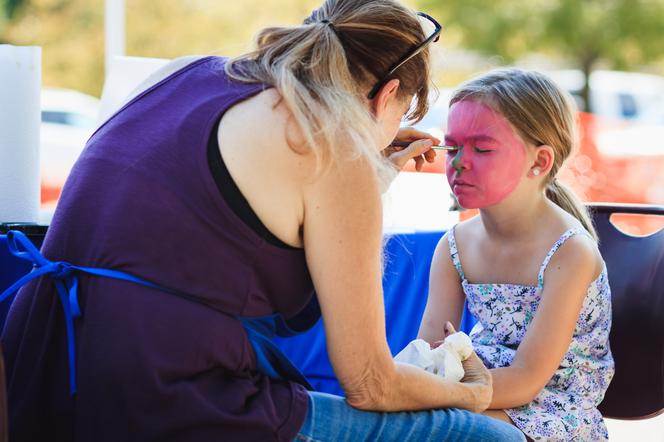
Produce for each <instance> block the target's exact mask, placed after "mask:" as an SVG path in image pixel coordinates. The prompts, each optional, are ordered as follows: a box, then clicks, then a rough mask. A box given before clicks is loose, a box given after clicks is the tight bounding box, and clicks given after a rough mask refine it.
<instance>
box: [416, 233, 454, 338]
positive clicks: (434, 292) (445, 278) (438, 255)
mask: <svg viewBox="0 0 664 442" xmlns="http://www.w3.org/2000/svg"><path fill="white" fill-rule="evenodd" d="M464 301H465V296H464V294H463V288H462V287H461V280H460V278H459V274H458V273H457V271H456V268H455V267H454V263H453V262H452V257H451V255H450V246H449V243H448V239H447V235H445V236H443V237H442V238H441V240H440V241H438V245H437V246H436V250H435V251H434V254H433V260H432V261H431V270H430V271H429V298H428V299H427V305H426V307H425V309H424V315H423V316H422V322H421V323H420V331H419V333H418V334H417V337H418V338H420V339H424V340H425V341H427V342H429V343H430V344H433V343H434V342H436V341H440V340H442V339H444V337H445V331H444V326H445V323H446V322H447V321H449V322H451V323H452V325H453V326H454V328H455V329H458V328H459V326H460V323H461V314H462V312H463V303H464Z"/></svg>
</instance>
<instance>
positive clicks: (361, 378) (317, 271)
mask: <svg viewBox="0 0 664 442" xmlns="http://www.w3.org/2000/svg"><path fill="white" fill-rule="evenodd" d="M303 202H304V221H303V226H304V232H303V233H304V245H305V251H306V256H307V263H308V266H309V270H310V272H311V276H312V278H313V281H314V285H315V288H316V291H317V294H318V299H319V302H320V305H321V310H322V313H323V321H324V324H325V333H326V339H327V345H328V352H329V356H330V360H331V362H332V366H333V367H334V370H335V373H336V375H337V377H338V378H339V380H340V382H341V385H342V386H343V388H344V390H345V392H346V395H347V400H348V402H349V404H351V405H352V406H355V407H357V408H360V409H365V410H376V411H378V410H380V411H399V410H421V409H433V408H442V407H460V408H466V409H470V410H474V411H481V410H483V409H485V408H486V406H488V403H489V401H490V397H491V387H490V385H486V383H482V382H475V383H472V382H471V383H465V384H464V383H455V382H449V381H445V380H443V379H442V378H440V377H438V376H435V375H433V374H431V373H427V372H425V371H424V370H421V369H419V368H416V367H413V366H409V365H405V364H397V363H395V362H394V361H393V359H392V355H391V353H390V350H389V348H388V346H387V340H386V335H385V312H384V307H383V297H382V283H381V268H382V263H381V248H382V209H381V202H380V196H379V191H378V185H377V183H376V180H375V179H374V177H373V174H372V173H371V169H370V166H369V164H368V163H367V161H366V160H363V159H362V158H355V159H353V160H351V159H347V160H343V159H342V160H339V163H338V164H336V165H334V166H332V167H331V168H330V169H329V170H327V171H326V172H324V173H323V174H322V175H321V176H318V177H317V178H316V179H315V180H313V182H310V183H309V184H307V185H305V186H304V189H303ZM488 383H490V381H489V382H488Z"/></svg>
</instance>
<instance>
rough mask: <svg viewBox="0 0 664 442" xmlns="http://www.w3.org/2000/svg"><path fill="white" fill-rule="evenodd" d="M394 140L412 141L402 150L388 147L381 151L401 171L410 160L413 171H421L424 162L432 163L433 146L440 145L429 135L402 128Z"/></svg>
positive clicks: (410, 128)
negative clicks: (413, 162)
mask: <svg viewBox="0 0 664 442" xmlns="http://www.w3.org/2000/svg"><path fill="white" fill-rule="evenodd" d="M396 140H398V141H412V143H411V144H410V146H408V147H406V148H403V147H397V146H388V147H386V148H385V149H384V150H383V155H385V156H386V157H387V158H388V159H389V160H390V161H391V162H392V163H393V164H394V166H395V167H396V168H397V169H398V170H401V169H403V167H404V166H405V165H406V163H408V161H410V160H411V159H413V160H415V170H417V171H418V172H419V171H420V170H422V166H423V165H424V162H425V161H426V162H428V163H433V161H434V159H435V158H436V151H435V150H433V149H432V148H431V146H433V145H434V144H440V140H439V139H438V138H436V137H434V136H432V135H431V134H428V133H426V132H422V131H419V130H417V129H414V128H412V127H402V128H401V129H399V132H397V137H396Z"/></svg>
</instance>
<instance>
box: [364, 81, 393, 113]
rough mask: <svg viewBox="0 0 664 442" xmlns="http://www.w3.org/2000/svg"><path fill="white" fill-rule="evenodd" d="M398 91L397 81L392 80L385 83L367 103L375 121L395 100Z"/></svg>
mask: <svg viewBox="0 0 664 442" xmlns="http://www.w3.org/2000/svg"><path fill="white" fill-rule="evenodd" d="M398 91H399V80H398V79H397V78H393V79H392V80H390V81H388V82H387V83H385V84H384V85H383V87H381V88H380V89H379V90H378V93H377V94H376V96H375V97H373V98H372V99H371V100H370V101H369V105H370V106H371V110H372V111H373V114H374V116H375V117H376V120H380V118H381V117H382V116H383V114H384V113H385V110H386V109H387V107H388V105H389V104H390V102H391V101H392V100H396V99H397V92H398Z"/></svg>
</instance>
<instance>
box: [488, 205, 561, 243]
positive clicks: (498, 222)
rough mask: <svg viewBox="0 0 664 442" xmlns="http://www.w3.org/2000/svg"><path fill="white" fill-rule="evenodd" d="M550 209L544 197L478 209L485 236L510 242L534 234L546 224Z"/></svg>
mask: <svg viewBox="0 0 664 442" xmlns="http://www.w3.org/2000/svg"><path fill="white" fill-rule="evenodd" d="M550 210H551V207H550V204H549V202H548V200H547V199H546V197H545V196H544V194H541V196H539V195H538V197H537V198H521V199H519V200H518V201H517V200H510V199H509V198H508V199H507V200H506V201H503V202H502V203H500V204H497V205H495V206H492V207H488V208H485V209H480V217H481V220H482V224H483V225H484V229H485V230H486V233H487V235H489V236H490V237H494V238H497V239H506V240H511V239H515V238H523V237H524V236H526V237H527V236H529V235H531V234H536V233H537V232H538V231H540V230H541V224H542V223H546V220H547V219H548V216H547V215H548V214H549V213H550Z"/></svg>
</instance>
